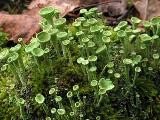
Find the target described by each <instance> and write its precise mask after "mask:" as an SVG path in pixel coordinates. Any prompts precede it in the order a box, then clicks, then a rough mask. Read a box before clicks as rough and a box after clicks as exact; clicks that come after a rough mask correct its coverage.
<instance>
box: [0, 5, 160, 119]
mask: <svg viewBox="0 0 160 120" xmlns="http://www.w3.org/2000/svg"><path fill="white" fill-rule="evenodd" d="M80 13H81V14H82V15H83V16H84V17H79V18H77V19H76V20H75V21H74V22H73V23H72V24H67V23H66V22H67V21H66V19H65V18H61V17H59V14H60V13H59V11H58V10H57V9H55V8H52V7H47V8H43V9H42V10H41V11H40V15H41V16H42V21H41V23H40V25H41V27H42V31H41V32H39V33H38V34H37V35H36V37H35V38H32V39H31V42H30V43H29V44H28V45H24V44H23V43H19V44H17V45H16V46H15V47H12V48H10V49H3V51H2V52H1V53H0V60H3V61H7V62H6V64H5V65H3V66H2V68H3V69H2V70H3V71H4V70H6V66H9V68H10V70H11V72H12V73H13V75H14V77H15V79H16V80H17V81H20V82H21V84H22V86H23V87H24V88H25V86H26V84H27V78H26V76H25V71H26V70H28V68H29V67H28V66H27V65H28V64H27V65H26V64H25V61H24V59H25V58H24V57H27V58H30V57H32V58H33V59H34V63H35V65H36V66H37V71H38V72H39V73H40V74H43V73H44V71H45V70H46V69H49V68H50V66H51V65H52V64H53V63H52V62H53V61H52V60H51V59H52V56H53V55H56V57H57V58H58V57H64V58H66V59H67V60H68V63H69V64H70V65H71V66H74V65H75V64H78V65H79V66H80V67H81V70H82V72H83V74H84V78H85V79H86V81H87V83H88V86H89V87H91V88H92V91H94V104H95V106H96V107H100V105H101V102H102V101H103V98H104V97H108V96H107V92H109V91H110V90H112V89H114V88H115V89H116V87H117V86H118V83H117V82H116V81H117V80H119V79H121V77H123V78H124V79H125V85H126V88H125V89H126V93H125V96H127V94H128V93H129V91H130V90H131V89H132V87H134V86H135V81H136V79H137V77H138V76H139V74H140V72H142V71H143V72H145V71H153V69H157V68H159V52H160V42H159V41H158V40H159V35H160V33H159V31H160V29H159V28H160V27H159V26H160V18H154V19H152V20H151V21H143V22H142V21H141V20H140V19H138V18H135V17H133V18H131V25H128V22H126V21H122V22H120V23H119V24H118V25H117V26H116V27H115V28H114V29H113V28H112V27H109V26H106V25H105V23H104V21H102V18H101V13H98V12H97V9H96V8H91V9H90V10H86V9H82V10H80ZM140 23H142V24H143V25H144V29H139V28H137V26H138V25H139V24H140ZM153 46H154V49H153V48H152V47H153ZM74 47H77V48H78V53H77V54H78V56H79V57H78V58H77V60H76V61H74V59H73V54H72V48H74ZM41 58H44V60H46V61H48V63H49V66H48V67H49V68H43V67H42V66H41V63H40V60H41ZM149 61H151V62H149ZM100 62H101V67H100V66H99V63H100ZM148 65H149V67H147V66H148ZM146 67H147V68H146ZM50 70H51V71H52V68H51V69H50ZM131 71H132V72H133V74H130V72H131ZM113 82H114V83H113ZM57 92H58V88H57V87H53V88H51V89H50V91H49V94H50V95H52V96H53V97H54V100H55V102H56V103H57V106H55V107H53V108H52V109H51V110H48V107H47V105H46V104H45V103H44V101H45V97H44V96H43V95H42V94H40V93H38V94H37V95H36V97H35V101H36V102H37V103H38V104H40V106H42V107H43V109H44V111H45V113H46V115H47V117H46V120H51V119H53V118H54V119H56V120H72V119H73V120H76V119H80V120H82V119H83V117H84V115H83V113H82V108H83V107H84V106H85V100H86V99H87V96H83V98H82V97H81V96H80V95H79V94H80V93H79V86H78V85H74V86H73V90H70V91H68V93H67V95H66V96H65V97H67V98H68V100H69V102H70V103H69V104H70V105H69V106H70V109H69V110H70V111H68V108H67V109H65V106H64V105H63V102H62V101H63V98H62V97H61V96H59V95H58V94H57ZM73 96H76V97H77V99H76V100H77V101H75V99H72V98H73ZM46 99H47V98H46ZM18 100H20V101H21V102H20V104H19V105H20V111H21V112H22V113H21V114H22V119H24V115H23V111H22V107H23V105H24V104H25V100H23V99H22V98H20V99H18ZM95 118H96V119H97V120H99V119H100V116H98V115H97V117H95Z"/></svg>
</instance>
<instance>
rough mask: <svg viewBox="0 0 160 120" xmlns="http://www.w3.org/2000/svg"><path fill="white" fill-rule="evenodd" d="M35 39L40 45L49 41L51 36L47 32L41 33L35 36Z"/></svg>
mask: <svg viewBox="0 0 160 120" xmlns="http://www.w3.org/2000/svg"><path fill="white" fill-rule="evenodd" d="M37 38H38V40H39V42H40V43H46V42H48V41H49V40H50V39H51V35H50V34H49V33H47V32H43V31H42V32H39V33H38V34H37Z"/></svg>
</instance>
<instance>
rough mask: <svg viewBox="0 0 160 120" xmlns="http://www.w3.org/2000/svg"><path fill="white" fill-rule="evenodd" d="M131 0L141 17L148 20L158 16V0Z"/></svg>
mask: <svg viewBox="0 0 160 120" xmlns="http://www.w3.org/2000/svg"><path fill="white" fill-rule="evenodd" d="M132 2H133V4H134V6H135V8H136V9H137V11H138V12H139V14H140V18H141V19H144V20H149V19H151V18H153V17H156V16H160V0H132Z"/></svg>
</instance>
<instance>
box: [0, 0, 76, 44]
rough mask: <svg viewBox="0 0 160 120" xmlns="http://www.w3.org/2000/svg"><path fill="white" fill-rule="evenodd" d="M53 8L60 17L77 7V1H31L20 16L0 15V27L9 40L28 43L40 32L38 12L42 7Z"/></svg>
mask: <svg viewBox="0 0 160 120" xmlns="http://www.w3.org/2000/svg"><path fill="white" fill-rule="evenodd" d="M46 6H53V7H55V8H57V9H59V10H60V12H61V16H64V15H66V14H67V13H68V12H70V11H72V10H73V9H74V8H76V7H78V6H79V1H78V0H63V1H62V0H33V2H31V4H30V5H29V6H28V10H25V11H24V12H23V14H20V15H9V14H4V13H0V26H1V27H2V28H3V29H4V31H5V32H7V33H8V34H9V36H10V40H13V41H15V42H17V40H18V38H19V37H21V38H23V39H24V42H25V43H28V42H29V40H30V39H31V37H32V36H33V35H34V34H35V33H36V32H38V31H39V30H40V26H39V21H40V19H41V17H40V16H39V10H40V9H41V8H42V7H46Z"/></svg>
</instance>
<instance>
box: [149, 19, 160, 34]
mask: <svg viewBox="0 0 160 120" xmlns="http://www.w3.org/2000/svg"><path fill="white" fill-rule="evenodd" d="M151 23H152V25H153V28H152V31H153V34H154V35H155V34H157V35H160V17H155V18H152V20H151Z"/></svg>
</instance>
